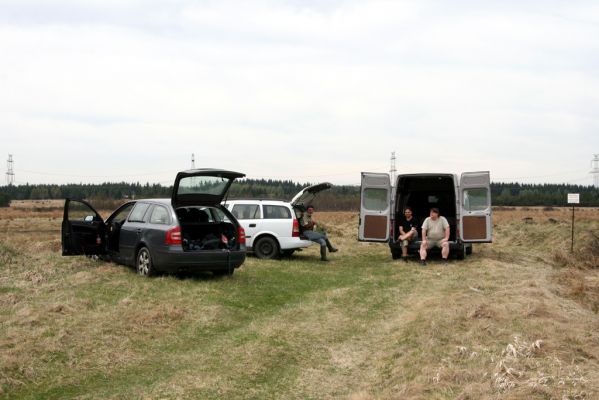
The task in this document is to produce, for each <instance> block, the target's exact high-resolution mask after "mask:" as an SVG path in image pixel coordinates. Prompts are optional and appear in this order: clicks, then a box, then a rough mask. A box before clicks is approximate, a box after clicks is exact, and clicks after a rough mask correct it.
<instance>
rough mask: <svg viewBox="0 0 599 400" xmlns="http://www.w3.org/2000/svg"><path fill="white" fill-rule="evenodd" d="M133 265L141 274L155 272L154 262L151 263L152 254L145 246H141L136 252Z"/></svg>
mask: <svg viewBox="0 0 599 400" xmlns="http://www.w3.org/2000/svg"><path fill="white" fill-rule="evenodd" d="M135 266H136V268H137V273H138V274H140V275H142V276H152V275H155V274H156V270H155V269H154V264H153V263H152V255H151V254H150V250H148V248H147V247H142V248H141V249H139V251H138V252H137V258H136V262H135Z"/></svg>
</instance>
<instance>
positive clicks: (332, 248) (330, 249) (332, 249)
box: [325, 239, 339, 253]
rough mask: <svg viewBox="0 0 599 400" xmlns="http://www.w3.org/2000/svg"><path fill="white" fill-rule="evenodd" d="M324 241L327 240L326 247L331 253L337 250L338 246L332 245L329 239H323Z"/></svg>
mask: <svg viewBox="0 0 599 400" xmlns="http://www.w3.org/2000/svg"><path fill="white" fill-rule="evenodd" d="M325 241H326V242H327V248H328V249H329V251H330V252H331V253H335V252H337V251H339V249H338V248H336V247H333V244H332V243H331V241H330V240H329V239H325Z"/></svg>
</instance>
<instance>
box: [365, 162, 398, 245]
mask: <svg viewBox="0 0 599 400" xmlns="http://www.w3.org/2000/svg"><path fill="white" fill-rule="evenodd" d="M360 182H361V187H360V222H359V227H358V240H360V241H365V242H387V241H388V240H389V228H390V219H391V179H390V178H389V174H384V173H377V172H362V179H361V181H360Z"/></svg>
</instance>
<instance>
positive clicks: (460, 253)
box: [456, 244, 466, 260]
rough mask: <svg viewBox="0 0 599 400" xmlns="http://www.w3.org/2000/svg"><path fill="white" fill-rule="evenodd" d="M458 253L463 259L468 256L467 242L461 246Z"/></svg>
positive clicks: (459, 257)
mask: <svg viewBox="0 0 599 400" xmlns="http://www.w3.org/2000/svg"><path fill="white" fill-rule="evenodd" d="M456 255H457V258H458V260H463V259H464V258H465V257H466V245H465V244H462V245H461V246H460V248H459V249H458V251H457V254H456Z"/></svg>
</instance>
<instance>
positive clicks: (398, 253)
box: [391, 250, 401, 260]
mask: <svg viewBox="0 0 599 400" xmlns="http://www.w3.org/2000/svg"><path fill="white" fill-rule="evenodd" d="M391 258H392V259H394V260H399V259H400V258H401V251H397V250H391Z"/></svg>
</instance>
